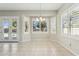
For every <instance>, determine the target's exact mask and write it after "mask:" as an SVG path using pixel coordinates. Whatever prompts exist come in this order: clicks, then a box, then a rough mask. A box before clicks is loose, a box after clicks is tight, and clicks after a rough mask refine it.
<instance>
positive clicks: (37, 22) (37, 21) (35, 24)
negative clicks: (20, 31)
mask: <svg viewBox="0 0 79 59" xmlns="http://www.w3.org/2000/svg"><path fill="white" fill-rule="evenodd" d="M32 30H33V32H37V31H41V32H47V20H46V17H32Z"/></svg>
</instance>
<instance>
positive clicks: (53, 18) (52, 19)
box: [51, 17, 56, 33]
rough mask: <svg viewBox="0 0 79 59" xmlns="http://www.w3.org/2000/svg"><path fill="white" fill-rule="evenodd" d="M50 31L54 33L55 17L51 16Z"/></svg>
mask: <svg viewBox="0 0 79 59" xmlns="http://www.w3.org/2000/svg"><path fill="white" fill-rule="evenodd" d="M51 32H52V33H56V17H51Z"/></svg>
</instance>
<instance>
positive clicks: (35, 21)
mask: <svg viewBox="0 0 79 59" xmlns="http://www.w3.org/2000/svg"><path fill="white" fill-rule="evenodd" d="M32 21H33V23H32V25H33V31H40V20H39V18H38V17H36V18H33V19H32Z"/></svg>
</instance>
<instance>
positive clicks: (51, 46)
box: [0, 40, 73, 56]
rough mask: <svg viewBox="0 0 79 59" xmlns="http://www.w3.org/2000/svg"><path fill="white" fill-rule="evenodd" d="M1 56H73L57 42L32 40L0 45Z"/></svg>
mask: <svg viewBox="0 0 79 59" xmlns="http://www.w3.org/2000/svg"><path fill="white" fill-rule="evenodd" d="M0 55H1V56H18V55H19V56H73V54H72V53H70V52H69V51H68V50H66V49H65V48H63V47H62V46H61V45H59V44H58V43H57V42H55V41H53V42H51V41H48V40H32V41H29V42H21V43H0Z"/></svg>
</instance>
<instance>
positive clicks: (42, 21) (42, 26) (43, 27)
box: [41, 17, 47, 32]
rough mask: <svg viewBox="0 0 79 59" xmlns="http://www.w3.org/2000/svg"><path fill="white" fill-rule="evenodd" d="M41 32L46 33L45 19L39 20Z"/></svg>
mask: <svg viewBox="0 0 79 59" xmlns="http://www.w3.org/2000/svg"><path fill="white" fill-rule="evenodd" d="M41 31H42V32H47V22H46V18H45V17H42V19H41Z"/></svg>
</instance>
